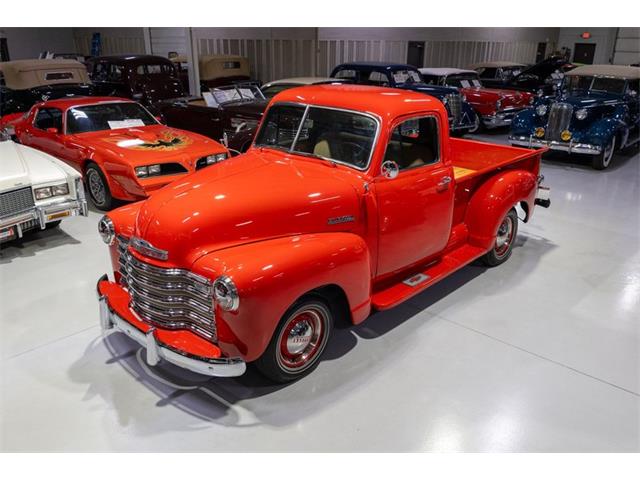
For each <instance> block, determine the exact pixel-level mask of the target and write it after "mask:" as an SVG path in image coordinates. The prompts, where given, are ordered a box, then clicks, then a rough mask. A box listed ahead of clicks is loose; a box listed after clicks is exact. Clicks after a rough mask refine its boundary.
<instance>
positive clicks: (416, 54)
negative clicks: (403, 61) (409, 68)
mask: <svg viewBox="0 0 640 480" xmlns="http://www.w3.org/2000/svg"><path fill="white" fill-rule="evenodd" d="M407 63H408V64H409V65H413V66H414V67H416V68H420V67H424V42H409V48H408V49H407Z"/></svg>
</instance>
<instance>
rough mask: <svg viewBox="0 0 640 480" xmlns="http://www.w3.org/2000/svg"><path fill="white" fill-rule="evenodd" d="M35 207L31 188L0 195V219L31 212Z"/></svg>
mask: <svg viewBox="0 0 640 480" xmlns="http://www.w3.org/2000/svg"><path fill="white" fill-rule="evenodd" d="M34 206H35V202H34V200H33V193H32V191H31V187H26V188H21V189H19V190H13V191H12V192H5V193H2V194H0V217H9V216H11V215H17V214H19V213H23V212H26V211H28V210H31V209H32V208H33V207H34Z"/></svg>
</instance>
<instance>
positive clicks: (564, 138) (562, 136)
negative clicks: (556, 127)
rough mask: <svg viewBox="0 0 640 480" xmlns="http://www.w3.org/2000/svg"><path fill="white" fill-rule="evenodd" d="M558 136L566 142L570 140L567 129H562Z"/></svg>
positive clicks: (569, 133)
mask: <svg viewBox="0 0 640 480" xmlns="http://www.w3.org/2000/svg"><path fill="white" fill-rule="evenodd" d="M560 138H561V139H562V141H564V142H568V141H569V140H571V132H570V131H569V130H564V131H563V132H562V133H561V134H560Z"/></svg>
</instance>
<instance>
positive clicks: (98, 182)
mask: <svg viewBox="0 0 640 480" xmlns="http://www.w3.org/2000/svg"><path fill="white" fill-rule="evenodd" d="M88 177H89V191H90V192H91V197H92V198H93V200H95V202H96V203H98V204H103V203H104V200H105V197H106V195H105V189H104V185H103V183H102V179H101V178H100V176H99V175H98V173H97V172H96V171H95V170H89V174H88Z"/></svg>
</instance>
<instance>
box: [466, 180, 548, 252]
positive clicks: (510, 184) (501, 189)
mask: <svg viewBox="0 0 640 480" xmlns="http://www.w3.org/2000/svg"><path fill="white" fill-rule="evenodd" d="M537 186H538V179H537V176H536V175H534V174H533V173H531V172H528V171H526V170H509V171H507V172H504V173H499V174H497V175H495V176H493V177H491V178H489V179H488V180H487V181H486V182H484V183H483V184H482V186H481V187H480V188H478V190H476V192H475V193H474V194H473V196H472V197H471V200H470V201H469V205H468V207H467V211H466V214H465V223H466V225H467V228H468V231H469V243H470V244H472V245H474V246H477V247H481V248H484V249H486V250H489V249H490V248H491V247H492V246H493V244H494V242H495V237H496V232H497V231H498V226H499V225H500V222H501V221H502V219H503V218H504V216H505V215H506V214H507V212H508V211H509V210H510V209H511V208H512V207H513V206H515V205H516V204H518V203H520V202H524V203H525V204H526V208H525V210H526V211H527V221H528V220H529V218H530V217H531V214H532V213H533V208H534V202H535V196H536V190H537Z"/></svg>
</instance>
